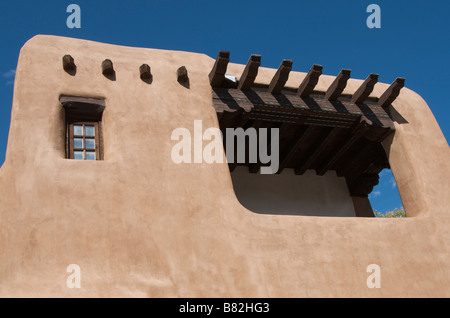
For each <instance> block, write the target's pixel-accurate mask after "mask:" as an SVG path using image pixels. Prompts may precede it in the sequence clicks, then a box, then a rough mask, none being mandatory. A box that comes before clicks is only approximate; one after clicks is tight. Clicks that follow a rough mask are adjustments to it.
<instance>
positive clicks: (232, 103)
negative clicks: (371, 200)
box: [209, 51, 405, 197]
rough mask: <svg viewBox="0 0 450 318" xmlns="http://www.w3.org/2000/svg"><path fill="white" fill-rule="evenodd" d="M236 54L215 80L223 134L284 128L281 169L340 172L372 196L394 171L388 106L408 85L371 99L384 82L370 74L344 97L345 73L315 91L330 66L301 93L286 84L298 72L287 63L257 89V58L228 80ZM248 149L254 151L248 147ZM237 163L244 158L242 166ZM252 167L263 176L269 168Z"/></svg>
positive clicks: (315, 70) (218, 68)
mask: <svg viewBox="0 0 450 318" xmlns="http://www.w3.org/2000/svg"><path fill="white" fill-rule="evenodd" d="M229 55H230V54H229V52H225V51H221V52H219V55H218V57H217V59H216V62H215V64H214V66H213V69H212V70H211V73H210V74H209V80H210V83H211V86H212V88H213V102H214V107H215V110H216V113H217V116H218V119H219V124H220V128H221V130H222V131H224V130H225V129H226V128H238V127H242V128H243V129H246V128H249V127H255V128H263V127H264V128H279V147H280V148H279V149H280V156H279V159H280V167H279V170H278V173H281V172H282V171H283V169H286V168H292V169H294V170H295V173H296V174H297V175H302V174H304V173H305V172H306V170H308V169H314V170H315V171H316V173H317V174H318V175H324V174H325V173H326V172H327V171H330V170H334V171H336V173H337V175H338V176H341V177H345V178H346V181H347V185H348V188H349V191H350V194H351V195H352V196H355V197H367V195H368V194H369V193H370V192H372V189H373V187H374V186H375V185H377V184H378V174H379V173H380V171H381V170H383V169H385V168H389V162H388V159H387V156H386V153H385V151H384V149H383V147H382V145H381V142H382V141H383V140H384V139H385V138H386V137H387V136H388V135H389V134H391V133H393V132H394V124H393V120H392V118H391V117H390V114H389V111H388V107H389V106H390V105H391V103H392V102H393V101H394V100H395V99H396V97H397V96H398V95H399V93H400V90H401V88H402V87H403V86H404V82H405V79H404V78H397V79H396V80H395V81H394V82H393V83H392V85H391V86H390V87H389V88H388V89H387V90H386V91H385V92H384V94H383V95H382V96H381V97H380V98H372V97H369V96H370V94H371V92H372V90H373V88H374V85H375V84H376V83H377V81H378V75H377V74H370V75H369V76H368V77H367V79H366V80H365V81H364V83H363V84H362V85H361V86H360V87H359V89H358V90H357V91H356V92H355V93H354V94H353V95H343V94H342V92H343V91H344V88H345V87H346V84H347V81H348V79H349V78H350V70H347V69H343V70H342V71H341V72H340V73H339V74H338V75H337V77H336V79H335V81H334V82H333V83H332V84H331V86H330V87H329V88H328V90H327V91H326V92H319V91H315V90H314V88H315V86H316V84H317V82H318V80H319V77H320V76H321V74H322V66H320V65H313V66H312V67H311V69H310V70H309V72H308V74H307V75H306V77H305V79H304V80H303V81H302V82H301V83H299V86H298V88H297V89H292V88H287V87H285V84H286V82H287V80H288V77H289V73H290V71H291V69H292V61H291V60H283V62H282V63H281V65H280V67H279V68H278V70H277V72H276V73H275V75H274V77H273V78H272V81H271V82H270V84H269V85H260V84H255V83H254V82H255V79H256V76H257V74H258V68H259V66H260V63H261V56H259V55H252V56H251V57H250V58H249V60H248V63H247V65H246V66H245V69H244V71H243V73H242V76H241V77H240V80H239V81H233V80H230V79H229V78H228V76H226V70H227V65H228V63H229ZM246 148H247V149H248V147H246ZM235 162H236V160H235ZM236 165H246V166H248V169H249V172H250V173H257V172H258V171H259V168H260V167H261V163H252V164H247V163H245V164H236V163H230V164H229V167H230V170H231V171H233V170H234V168H235V167H236Z"/></svg>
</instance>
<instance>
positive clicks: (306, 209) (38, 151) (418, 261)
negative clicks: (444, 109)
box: [0, 35, 450, 297]
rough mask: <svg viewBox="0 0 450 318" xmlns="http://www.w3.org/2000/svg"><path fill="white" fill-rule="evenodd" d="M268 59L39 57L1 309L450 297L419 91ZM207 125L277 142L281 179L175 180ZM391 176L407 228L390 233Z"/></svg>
mask: <svg viewBox="0 0 450 318" xmlns="http://www.w3.org/2000/svg"><path fill="white" fill-rule="evenodd" d="M260 58H261V57H260V56H257V55H252V56H251V57H250V59H249V61H248V63H247V64H246V65H239V64H234V63H231V61H230V59H232V58H231V57H230V54H229V53H228V52H219V55H218V56H217V58H211V57H208V56H206V55H202V54H197V53H188V52H177V51H165V50H157V49H146V48H130V47H122V46H115V45H108V44H102V43H95V42H91V41H85V40H78V39H70V38H63V37H56V36H43V35H39V36H36V37H34V38H32V39H31V40H29V41H28V42H27V43H26V44H25V45H24V47H23V48H22V49H21V52H20V56H19V62H18V66H17V71H16V80H15V86H14V100H13V107H12V115H11V127H10V133H9V139H8V147H7V153H6V160H5V163H4V165H3V166H2V167H1V169H0V193H1V194H2V195H1V198H0V296H1V297H398V296H403V297H448V296H450V288H449V286H450V266H449V265H448V264H449V263H450V254H449V246H450V235H449V234H448V233H449V231H448V229H449V225H450V210H449V207H450V196H449V193H450V192H449V182H448V180H450V160H449V159H450V153H449V147H448V145H447V142H446V140H445V138H444V136H443V134H442V132H441V130H440V128H439V126H438V124H437V122H436V120H435V118H434V117H433V114H432V113H431V111H430V109H429V107H428V106H427V104H426V103H425V101H424V100H423V99H422V98H421V97H420V96H419V95H418V94H416V93H415V92H413V91H411V90H409V89H408V88H406V87H403V86H404V80H403V79H402V78H398V79H396V80H395V81H394V82H393V83H392V84H390V83H388V84H383V83H378V82H377V75H376V74H370V75H369V76H368V77H367V78H366V79H352V78H350V71H349V70H342V72H340V73H339V74H338V75H337V76H329V75H324V74H322V67H321V66H320V65H313V66H312V67H311V69H310V70H309V71H308V70H306V71H307V72H305V73H302V72H294V71H291V69H292V61H286V60H284V61H282V62H281V65H280V67H279V68H278V69H269V68H263V67H260ZM374 71H376V70H374ZM199 120H201V122H202V127H203V129H206V128H208V127H213V128H214V127H215V128H220V129H221V130H224V129H226V128H239V127H241V128H250V127H253V128H258V129H259V128H278V131H279V169H278V171H277V173H275V174H268V175H263V174H261V173H259V171H260V168H261V167H264V164H265V163H263V162H260V161H258V162H252V163H241V164H235V163H232V162H229V163H227V162H226V161H225V162H224V163H213V164H211V163H207V162H204V161H203V162H201V163H190V164H188V163H175V162H174V161H173V160H172V159H171V152H172V149H173V147H174V144H176V141H174V140H172V139H171V135H172V132H173V131H174V129H176V128H179V127H185V128H187V129H188V130H190V131H191V132H192V134H193V135H194V134H195V133H196V132H195V131H194V122H195V121H199ZM200 133H202V132H201V131H200ZM258 138H259V136H258ZM221 142H222V141H221ZM271 142H273V140H272V141H271ZM76 159H82V160H76ZM385 168H391V169H392V171H393V174H394V176H395V179H396V182H397V185H398V190H399V193H400V195H401V198H402V201H403V204H404V207H405V210H406V213H407V216H408V217H407V218H404V219H378V218H374V217H373V213H372V210H371V207H370V203H369V201H368V199H367V195H368V194H369V193H370V192H371V191H372V188H373V186H374V185H376V184H377V182H378V173H379V172H380V171H381V170H382V169H385ZM71 264H77V265H78V266H79V268H80V274H81V276H80V277H81V278H80V281H81V288H69V286H68V284H67V280H68V277H69V275H70V273H68V272H67V268H68V266H69V265H71ZM371 264H377V265H379V268H380V277H381V286H379V287H381V288H369V286H368V284H367V280H368V277H369V276H370V274H371V273H370V272H367V268H368V266H369V265H371Z"/></svg>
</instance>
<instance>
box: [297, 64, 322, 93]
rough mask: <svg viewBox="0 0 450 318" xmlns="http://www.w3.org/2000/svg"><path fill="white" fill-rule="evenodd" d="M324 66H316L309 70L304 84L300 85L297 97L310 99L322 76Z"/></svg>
mask: <svg viewBox="0 0 450 318" xmlns="http://www.w3.org/2000/svg"><path fill="white" fill-rule="evenodd" d="M322 68H323V67H322V65H317V64H314V65H313V66H312V67H311V69H310V70H309V72H308V74H307V75H306V77H305V79H304V80H303V82H302V83H301V84H300V86H299V88H298V90H297V95H298V96H300V97H302V98H306V97H308V96H309V95H310V94H311V93H312V92H313V91H314V88H315V87H316V85H317V82H318V81H319V77H320V75H322Z"/></svg>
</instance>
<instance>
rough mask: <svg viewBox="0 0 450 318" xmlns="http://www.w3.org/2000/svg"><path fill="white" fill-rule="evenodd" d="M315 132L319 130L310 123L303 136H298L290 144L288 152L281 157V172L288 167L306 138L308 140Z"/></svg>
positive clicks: (279, 171) (279, 170)
mask: <svg viewBox="0 0 450 318" xmlns="http://www.w3.org/2000/svg"><path fill="white" fill-rule="evenodd" d="M314 132H317V130H316V126H313V125H308V126H307V128H306V129H305V130H303V131H302V133H301V136H300V137H297V138H296V140H294V143H293V144H291V145H290V146H289V150H288V152H287V153H286V154H285V155H284V154H283V156H282V157H281V158H280V165H279V168H278V173H279V174H280V173H281V172H282V171H283V169H285V168H286V167H287V165H288V164H289V162H290V161H291V160H292V159H293V158H294V156H295V154H296V153H297V150H298V148H299V147H300V145H301V144H303V143H305V142H306V140H308V138H309V137H310V136H312V135H313V134H314ZM297 135H298V134H297Z"/></svg>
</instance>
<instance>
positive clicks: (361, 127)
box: [316, 120, 369, 176]
mask: <svg viewBox="0 0 450 318" xmlns="http://www.w3.org/2000/svg"><path fill="white" fill-rule="evenodd" d="M368 129H369V125H368V124H367V122H366V121H365V120H361V121H360V122H359V123H358V124H357V126H356V127H355V128H354V129H353V131H352V132H351V136H350V138H348V139H347V140H346V141H345V142H344V143H343V144H342V145H341V146H340V147H339V149H338V150H337V151H336V152H334V153H333V154H332V155H331V156H330V157H329V158H327V159H326V160H325V161H324V162H323V163H322V164H321V165H320V166H319V167H318V168H317V169H316V173H317V175H319V176H323V175H325V173H327V171H328V170H329V169H330V168H331V167H332V166H333V165H334V164H335V163H336V162H337V161H338V160H339V159H341V158H342V156H343V155H344V154H345V153H346V152H347V151H348V150H349V149H350V147H351V146H353V144H354V143H355V142H356V141H357V140H358V139H360V138H361V137H363V136H364V134H365V133H366V131H367V130H368Z"/></svg>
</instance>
